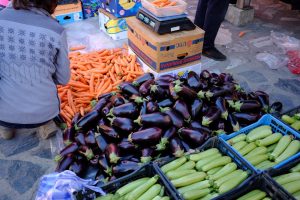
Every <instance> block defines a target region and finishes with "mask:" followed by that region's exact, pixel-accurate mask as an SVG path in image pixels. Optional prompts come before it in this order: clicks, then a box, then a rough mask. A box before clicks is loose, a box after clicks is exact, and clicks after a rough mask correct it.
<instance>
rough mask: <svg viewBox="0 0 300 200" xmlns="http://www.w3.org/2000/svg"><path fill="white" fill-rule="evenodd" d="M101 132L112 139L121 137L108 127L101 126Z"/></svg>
mask: <svg viewBox="0 0 300 200" xmlns="http://www.w3.org/2000/svg"><path fill="white" fill-rule="evenodd" d="M99 132H100V133H101V134H103V135H105V136H107V137H108V138H111V139H119V138H120V135H119V134H118V133H117V131H116V130H115V129H114V128H112V127H109V126H106V125H102V126H99Z"/></svg>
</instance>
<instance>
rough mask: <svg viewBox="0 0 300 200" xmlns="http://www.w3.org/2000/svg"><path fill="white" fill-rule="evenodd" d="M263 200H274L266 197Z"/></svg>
mask: <svg viewBox="0 0 300 200" xmlns="http://www.w3.org/2000/svg"><path fill="white" fill-rule="evenodd" d="M262 200H272V199H271V198H270V197H265V198H263V199H262Z"/></svg>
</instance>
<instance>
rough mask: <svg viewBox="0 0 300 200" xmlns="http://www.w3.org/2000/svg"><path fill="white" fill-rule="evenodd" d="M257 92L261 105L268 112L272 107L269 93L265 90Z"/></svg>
mask: <svg viewBox="0 0 300 200" xmlns="http://www.w3.org/2000/svg"><path fill="white" fill-rule="evenodd" d="M255 94H256V96H257V99H258V101H259V103H260V105H261V106H262V109H263V111H264V112H265V113H267V112H268V111H269V107H270V100H269V95H268V94H267V93H265V92H263V91H256V92H255Z"/></svg>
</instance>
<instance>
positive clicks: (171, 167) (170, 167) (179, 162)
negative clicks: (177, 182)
mask: <svg viewBox="0 0 300 200" xmlns="http://www.w3.org/2000/svg"><path fill="white" fill-rule="evenodd" d="M186 160H187V159H186V157H181V158H178V159H176V160H173V161H172V162H170V163H168V164H166V165H164V166H162V168H161V170H162V171H163V172H164V173H167V172H168V171H171V170H174V169H176V168H178V167H180V166H181V165H183V164H184V163H185V162H186Z"/></svg>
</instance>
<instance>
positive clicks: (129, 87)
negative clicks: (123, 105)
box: [117, 82, 139, 96]
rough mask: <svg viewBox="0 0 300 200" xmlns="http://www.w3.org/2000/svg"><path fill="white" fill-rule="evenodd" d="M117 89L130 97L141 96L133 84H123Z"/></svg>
mask: <svg viewBox="0 0 300 200" xmlns="http://www.w3.org/2000/svg"><path fill="white" fill-rule="evenodd" d="M117 88H118V90H121V91H122V93H123V94H126V95H128V96H132V95H134V94H135V95H138V94H139V91H138V89H137V88H136V87H135V86H134V85H133V84H132V83H127V82H123V83H121V84H120V85H119V86H118V87H117Z"/></svg>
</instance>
